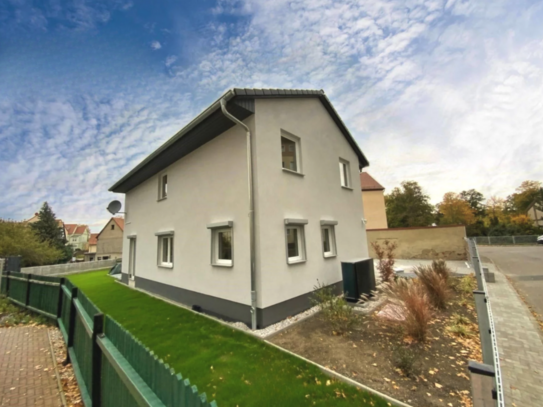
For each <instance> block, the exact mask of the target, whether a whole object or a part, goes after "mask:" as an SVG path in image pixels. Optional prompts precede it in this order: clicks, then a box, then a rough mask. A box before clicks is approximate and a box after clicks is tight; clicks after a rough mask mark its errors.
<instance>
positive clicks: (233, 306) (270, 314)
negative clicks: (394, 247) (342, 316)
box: [121, 274, 343, 329]
mask: <svg viewBox="0 0 543 407" xmlns="http://www.w3.org/2000/svg"><path fill="white" fill-rule="evenodd" d="M121 281H122V282H123V283H124V284H128V274H123V275H122V278H121ZM135 286H136V288H138V289H140V290H143V291H147V292H149V293H152V294H156V295H159V296H161V297H164V298H168V299H169V300H172V301H175V302H178V303H181V304H184V305H187V306H189V307H198V309H199V310H201V311H202V312H203V313H205V314H208V315H211V316H214V317H217V318H220V319H222V320H225V321H240V322H243V323H244V324H246V325H247V326H249V327H250V326H251V307H250V306H249V305H246V304H241V303H239V302H234V301H229V300H225V299H223V298H218V297H213V296H211V295H207V294H202V293H198V292H195V291H190V290H186V289H184V288H180V287H174V286H171V285H168V284H163V283H159V282H156V281H153V280H148V279H146V278H142V277H138V276H136V284H135ZM330 287H332V288H333V289H334V292H336V293H337V294H338V295H339V294H340V293H342V291H343V282H342V281H338V282H337V283H334V284H331V285H330ZM311 294H312V292H308V293H305V294H302V295H299V296H297V297H294V298H291V299H289V300H286V301H283V302H280V303H278V304H274V305H272V306H269V307H266V308H257V314H256V315H257V326H258V329H263V328H266V327H268V326H270V325H273V324H275V323H277V322H279V321H282V320H283V319H285V318H288V317H289V316H292V315H296V314H299V313H300V312H303V311H305V310H306V309H309V308H311V306H312V304H311V301H310V297H311Z"/></svg>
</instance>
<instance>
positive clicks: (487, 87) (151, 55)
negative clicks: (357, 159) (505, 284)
mask: <svg viewBox="0 0 543 407" xmlns="http://www.w3.org/2000/svg"><path fill="white" fill-rule="evenodd" d="M541 21H543V3H542V2H536V1H533V2H531V1H522V0H519V1H500V0H494V1H454V0H447V1H437V0H435V1H394V0H392V1H381V0H374V1H337V0H335V1H333V0H311V1H301V0H291V1H284V0H274V1H266V2H264V1H256V0H240V1H233V0H219V1H210V0H204V1H185V2H178V1H152V2H151V1H133V0H121V1H117V0H113V1H90V0H88V1H87V0H77V1H63V0H50V1H27V0H7V1H3V2H1V3H0V147H1V148H0V191H2V193H1V194H0V217H4V218H12V219H24V218H28V217H30V216H31V215H32V214H33V213H34V212H35V211H36V210H37V209H38V208H39V206H40V205H41V203H42V202H43V201H45V200H47V201H48V202H49V203H50V204H51V205H52V206H53V209H54V210H55V211H56V213H57V215H58V216H59V217H61V218H62V219H63V220H64V221H65V222H70V223H76V222H79V223H87V224H89V225H91V227H92V228H93V230H99V229H100V227H101V226H102V225H103V224H104V223H105V221H106V220H107V218H108V212H106V211H105V209H104V208H105V207H106V205H107V203H108V202H109V201H110V200H111V199H114V198H122V196H116V195H115V194H112V193H109V192H107V189H108V188H109V187H110V186H111V185H112V184H113V183H114V182H115V181H116V180H117V179H119V178H120V177H121V176H122V175H124V174H125V173H126V172H127V171H129V170H130V169H131V168H132V167H133V166H134V165H136V164H137V163H138V162H139V161H141V160H142V159H143V158H144V157H145V156H146V155H147V154H149V153H150V152H152V151H153V150H154V149H155V148H156V147H158V146H159V145H160V144H161V143H162V142H164V141H165V140H167V139H168V138H169V137H171V136H172V135H173V134H174V133H175V132H176V131H177V130H178V129H179V128H181V127H182V126H183V125H184V124H186V123H187V122H188V121H189V120H190V119H191V118H192V117H194V116H195V115H196V114H197V113H199V112H200V111H201V110H202V109H203V108H205V107H206V106H207V105H208V104H209V103H210V102H212V101H213V100H214V99H215V98H217V97H218V96H219V95H220V94H221V93H222V92H224V91H225V90H226V89H228V88H230V87H277V88H291V87H296V88H314V89H324V90H325V91H326V93H327V94H328V96H329V97H330V99H331V100H332V102H333V103H334V105H335V107H336V109H337V110H338V111H339V113H340V114H341V116H342V117H343V119H344V121H345V122H346V124H347V126H348V127H349V129H350V130H351V132H352V133H353V134H354V136H355V137H356V139H357V141H358V143H359V145H360V146H361V148H362V149H363V151H364V152H365V154H366V155H367V157H368V158H369V160H370V163H371V166H370V168H369V169H368V171H369V172H370V173H371V174H373V175H374V176H375V177H376V178H377V179H378V180H379V181H380V182H381V183H382V184H384V185H385V187H387V189H388V190H390V189H392V188H393V187H394V186H397V185H398V184H399V183H400V182H401V181H403V180H416V181H418V182H419V183H420V184H421V185H422V186H423V187H424V188H425V190H426V191H427V192H428V193H429V194H430V196H431V197H432V201H433V202H434V203H437V202H438V201H439V200H440V199H441V197H442V196H443V194H444V193H445V192H448V191H457V192H459V191H461V190H463V189H469V188H476V189H479V190H480V191H481V192H483V193H484V194H485V195H486V196H488V197H489V196H490V195H494V194H496V195H501V196H505V195H507V194H508V193H511V192H512V191H513V190H514V188H516V187H517V186H518V185H519V184H520V183H521V182H522V181H523V180H526V179H534V180H542V179H543V161H542V160H541V157H543V142H542V141H541V140H542V139H543V137H542V135H543V114H542V111H543V24H541Z"/></svg>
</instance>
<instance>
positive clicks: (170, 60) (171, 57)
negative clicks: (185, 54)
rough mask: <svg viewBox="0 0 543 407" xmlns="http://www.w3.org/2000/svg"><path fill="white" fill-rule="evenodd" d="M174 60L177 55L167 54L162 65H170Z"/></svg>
mask: <svg viewBox="0 0 543 407" xmlns="http://www.w3.org/2000/svg"><path fill="white" fill-rule="evenodd" d="M175 61H177V57H176V56H175V55H169V56H168V57H167V58H166V61H164V65H166V66H167V67H170V66H172V65H173V64H174V63H175Z"/></svg>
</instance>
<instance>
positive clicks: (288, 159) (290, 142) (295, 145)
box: [281, 132, 302, 174]
mask: <svg viewBox="0 0 543 407" xmlns="http://www.w3.org/2000/svg"><path fill="white" fill-rule="evenodd" d="M281 163H282V167H283V169H284V170H288V171H293V172H297V173H300V174H301V172H302V160H301V151H300V139H299V138H298V137H296V136H294V135H292V134H287V133H286V132H282V133H281Z"/></svg>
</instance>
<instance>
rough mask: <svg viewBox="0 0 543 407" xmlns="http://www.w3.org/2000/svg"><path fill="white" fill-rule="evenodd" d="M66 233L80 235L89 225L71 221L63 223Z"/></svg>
mask: <svg viewBox="0 0 543 407" xmlns="http://www.w3.org/2000/svg"><path fill="white" fill-rule="evenodd" d="M64 227H65V228H66V231H67V232H68V235H70V236H71V235H82V234H83V233H85V230H87V229H88V228H89V227H88V226H87V225H76V224H73V223H66V224H64Z"/></svg>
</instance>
